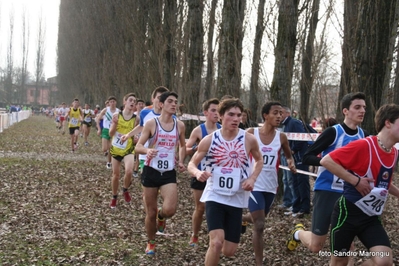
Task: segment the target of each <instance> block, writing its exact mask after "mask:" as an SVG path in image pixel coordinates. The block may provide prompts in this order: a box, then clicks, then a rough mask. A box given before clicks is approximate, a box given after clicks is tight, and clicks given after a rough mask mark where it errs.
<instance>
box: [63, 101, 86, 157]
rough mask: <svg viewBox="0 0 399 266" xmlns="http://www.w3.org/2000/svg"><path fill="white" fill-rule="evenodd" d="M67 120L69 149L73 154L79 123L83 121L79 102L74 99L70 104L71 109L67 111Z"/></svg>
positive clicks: (76, 145) (76, 146)
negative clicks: (69, 138)
mask: <svg viewBox="0 0 399 266" xmlns="http://www.w3.org/2000/svg"><path fill="white" fill-rule="evenodd" d="M67 118H69V122H68V128H69V135H70V136H71V147H72V152H74V151H75V150H76V149H77V148H78V144H77V142H78V137H79V128H80V122H81V121H82V120H83V117H82V109H80V107H79V100H78V99H76V98H75V99H74V100H73V102H72V108H70V109H69V111H68V113H67V115H66V116H65V119H67Z"/></svg>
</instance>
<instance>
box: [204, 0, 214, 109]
mask: <svg viewBox="0 0 399 266" xmlns="http://www.w3.org/2000/svg"><path fill="white" fill-rule="evenodd" d="M217 2H218V1H217V0H212V2H211V8H210V12H209V22H208V35H207V36H208V38H207V52H208V53H207V56H206V62H207V63H206V65H207V67H206V78H205V86H204V92H203V94H202V95H201V96H202V98H200V99H201V102H203V101H204V100H206V99H209V98H210V97H211V91H212V87H213V78H214V68H215V67H214V63H213V35H214V30H215V23H216V19H215V13H216V5H217Z"/></svg>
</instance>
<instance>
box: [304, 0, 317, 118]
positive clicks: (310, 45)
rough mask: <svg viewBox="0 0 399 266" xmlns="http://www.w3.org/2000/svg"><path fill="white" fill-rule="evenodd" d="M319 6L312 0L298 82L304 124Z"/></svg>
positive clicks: (310, 86)
mask: <svg viewBox="0 0 399 266" xmlns="http://www.w3.org/2000/svg"><path fill="white" fill-rule="evenodd" d="M319 6H320V0H313V4H312V14H311V18H310V25H309V32H308V36H307V39H306V45H305V46H304V53H303V54H302V75H301V80H300V82H299V90H300V92H301V104H300V109H299V110H300V114H301V118H302V119H303V120H304V121H305V123H309V119H310V117H309V105H310V94H311V92H312V86H313V77H312V63H313V51H314V40H315V34H316V28H317V22H318V21H319V18H318V17H319Z"/></svg>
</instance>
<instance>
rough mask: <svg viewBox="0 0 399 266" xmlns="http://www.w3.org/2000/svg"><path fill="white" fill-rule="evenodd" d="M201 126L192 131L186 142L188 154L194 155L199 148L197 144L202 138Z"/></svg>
mask: <svg viewBox="0 0 399 266" xmlns="http://www.w3.org/2000/svg"><path fill="white" fill-rule="evenodd" d="M201 137H202V134H201V127H200V126H197V127H196V128H194V129H193V131H191V134H190V137H189V139H188V140H187V142H186V155H193V154H194V152H195V151H196V150H197V148H198V146H196V144H197V143H198V142H199V141H200V140H201Z"/></svg>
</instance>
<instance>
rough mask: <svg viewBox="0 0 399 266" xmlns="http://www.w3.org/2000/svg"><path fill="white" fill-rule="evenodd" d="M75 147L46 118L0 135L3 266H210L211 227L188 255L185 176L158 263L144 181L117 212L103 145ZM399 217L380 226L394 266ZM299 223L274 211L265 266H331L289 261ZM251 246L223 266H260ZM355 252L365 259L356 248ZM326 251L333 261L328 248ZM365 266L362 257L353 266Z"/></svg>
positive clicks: (392, 202) (393, 205)
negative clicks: (149, 248)
mask: <svg viewBox="0 0 399 266" xmlns="http://www.w3.org/2000/svg"><path fill="white" fill-rule="evenodd" d="M68 137H69V135H67V134H65V135H62V134H60V133H58V132H57V130H56V128H55V124H54V122H53V120H51V119H48V118H46V117H43V116H34V117H31V118H29V119H27V120H25V121H22V122H20V123H18V124H16V125H14V126H12V127H11V128H9V129H7V130H5V131H4V132H3V133H1V134H0V265H61V264H62V265H203V263H204V257H205V253H206V249H207V245H208V237H207V232H206V222H204V223H203V225H202V231H201V235H200V245H199V247H197V248H195V249H194V248H192V247H190V246H189V245H188V241H189V238H190V234H191V214H192V212H193V204H192V199H191V191H190V189H189V187H190V182H189V177H188V175H187V173H183V174H180V176H179V181H178V189H179V191H178V193H179V203H178V211H177V214H176V215H175V216H174V217H173V218H171V219H169V220H168V221H167V228H166V233H168V234H171V235H170V236H168V237H165V236H157V240H156V241H157V247H156V255H155V256H154V257H148V256H146V255H145V254H144V249H145V246H146V241H147V239H146V234H145V230H144V211H143V206H142V198H141V187H140V182H139V180H138V179H134V180H133V184H132V186H131V188H130V192H131V195H132V203H131V204H126V203H125V202H124V201H123V200H121V201H120V202H119V203H118V207H117V209H116V210H111V209H110V208H109V202H110V199H111V187H110V179H111V171H110V170H106V168H105V158H104V156H102V152H101V146H100V138H99V137H98V136H97V135H96V134H95V132H92V134H91V135H90V138H89V142H90V145H89V146H87V147H86V146H83V141H82V140H80V147H79V149H78V151H77V152H76V153H75V154H72V153H71V152H70V147H69V139H68ZM396 184H398V182H397V181H396ZM120 198H122V197H121V194H120ZM398 210H399V203H398V200H397V199H396V198H394V197H391V198H390V199H389V202H388V206H387V207H386V209H385V213H384V216H383V221H384V225H385V228H386V230H387V232H388V234H389V236H390V239H391V245H392V249H393V252H394V254H393V256H394V262H395V264H397V265H399V240H398V239H399V238H398V236H399V233H398V231H399V214H398ZM298 222H301V223H303V224H305V226H306V227H307V228H309V227H310V217H305V218H302V219H294V218H292V217H284V215H283V214H282V213H281V212H279V211H278V210H277V209H276V208H273V210H272V211H271V213H270V215H269V217H268V218H267V221H266V228H265V233H264V243H265V248H264V257H265V258H264V265H328V261H329V258H328V257H323V256H320V255H319V254H312V253H310V252H309V251H308V250H307V249H305V248H304V247H302V246H300V247H299V248H298V249H297V250H296V251H294V252H290V251H287V249H286V248H285V246H284V243H285V240H286V237H287V233H288V232H289V231H290V230H291V228H292V227H293V225H295V224H296V223H298ZM251 237H252V227H251V226H249V227H248V229H247V232H246V233H245V234H244V235H242V238H241V242H240V244H239V248H238V250H237V253H236V256H234V257H232V258H226V257H222V258H221V261H220V265H253V264H254V256H253V249H252V243H251ZM356 247H357V250H358V251H359V250H365V248H364V247H363V246H362V244H361V243H359V242H357V243H356ZM323 251H325V252H327V251H329V248H328V243H326V247H325V248H324V249H323ZM365 259H366V258H365V257H361V256H359V257H356V258H355V261H356V262H355V265H358V264H360V262H361V261H363V260H365Z"/></svg>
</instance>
